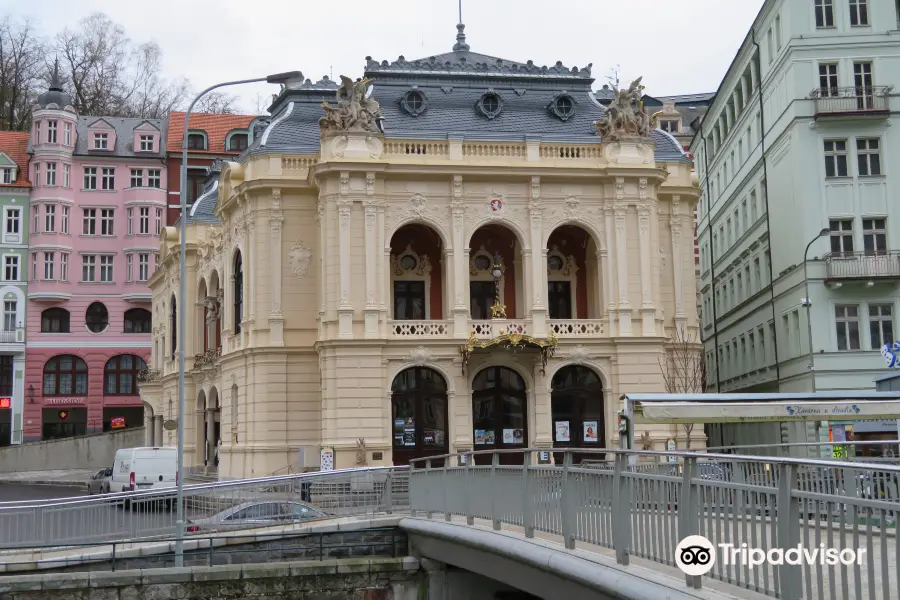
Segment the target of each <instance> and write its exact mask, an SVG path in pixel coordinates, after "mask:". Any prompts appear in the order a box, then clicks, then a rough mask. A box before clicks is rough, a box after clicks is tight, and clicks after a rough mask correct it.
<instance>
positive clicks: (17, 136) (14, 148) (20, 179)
mask: <svg viewBox="0 0 900 600" xmlns="http://www.w3.org/2000/svg"><path fill="white" fill-rule="evenodd" d="M29 135H30V134H29V133H28V132H27V131H0V152H3V153H5V154H6V155H7V156H9V157H10V158H11V159H12V160H13V161H14V162H15V163H16V165H18V167H19V168H18V171H17V173H16V182H15V183H13V184H3V183H0V188H11V187H31V182H30V181H28V161H29V159H30V158H31V157H29V156H28V136H29Z"/></svg>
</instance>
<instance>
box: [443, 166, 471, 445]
mask: <svg viewBox="0 0 900 600" xmlns="http://www.w3.org/2000/svg"><path fill="white" fill-rule="evenodd" d="M451 187H452V197H451V199H450V212H451V217H452V220H453V233H452V234H451V235H452V240H451V243H452V244H453V249H452V250H453V268H452V275H451V278H452V280H453V282H452V284H451V285H452V290H453V291H452V294H453V337H455V338H459V339H466V338H467V337H469V300H468V298H469V269H468V262H469V261H468V254H469V253H468V251H467V250H466V246H467V245H468V244H467V243H466V238H465V231H464V228H463V223H464V217H465V213H466V203H465V202H464V201H463V184H462V175H454V176H453V181H452V186H451ZM449 271H450V270H449V269H448V272H449ZM469 436H471V432H469Z"/></svg>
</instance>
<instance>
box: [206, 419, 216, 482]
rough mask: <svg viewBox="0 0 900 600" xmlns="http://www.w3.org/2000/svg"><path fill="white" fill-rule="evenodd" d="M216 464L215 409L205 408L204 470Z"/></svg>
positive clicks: (209, 469)
mask: <svg viewBox="0 0 900 600" xmlns="http://www.w3.org/2000/svg"><path fill="white" fill-rule="evenodd" d="M215 464H216V409H214V408H207V409H206V472H207V473H209V472H210V471H211V470H212V468H213V466H214V465H215Z"/></svg>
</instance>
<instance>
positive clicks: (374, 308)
mask: <svg viewBox="0 0 900 600" xmlns="http://www.w3.org/2000/svg"><path fill="white" fill-rule="evenodd" d="M363 211H364V212H365V224H366V233H365V244H366V308H365V336H366V338H376V337H378V301H377V299H376V297H375V286H376V285H377V282H378V263H377V256H378V247H377V245H376V237H377V236H376V232H375V224H376V221H377V217H378V212H377V211H378V209H377V207H376V206H375V204H374V203H373V202H371V201H370V200H368V199H367V200H366V201H364V202H363Z"/></svg>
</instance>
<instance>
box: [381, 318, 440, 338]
mask: <svg viewBox="0 0 900 600" xmlns="http://www.w3.org/2000/svg"><path fill="white" fill-rule="evenodd" d="M388 324H389V327H390V330H391V337H392V338H401V339H415V338H446V337H450V328H451V326H450V322H449V321H389V323H388Z"/></svg>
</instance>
